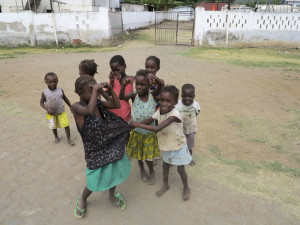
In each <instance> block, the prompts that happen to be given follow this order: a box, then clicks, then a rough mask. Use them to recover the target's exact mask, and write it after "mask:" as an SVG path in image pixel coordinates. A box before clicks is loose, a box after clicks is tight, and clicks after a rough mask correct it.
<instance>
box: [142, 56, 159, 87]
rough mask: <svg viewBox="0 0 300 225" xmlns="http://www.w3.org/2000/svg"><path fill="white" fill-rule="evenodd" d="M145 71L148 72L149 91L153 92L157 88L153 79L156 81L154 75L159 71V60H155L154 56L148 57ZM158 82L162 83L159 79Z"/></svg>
mask: <svg viewBox="0 0 300 225" xmlns="http://www.w3.org/2000/svg"><path fill="white" fill-rule="evenodd" d="M145 69H146V70H148V71H149V72H150V74H149V79H150V84H151V87H150V89H151V90H154V89H155V88H156V86H157V85H156V82H155V79H156V73H157V72H158V71H159V70H160V59H159V58H157V57H156V56H149V57H148V58H147V59H146V62H145ZM160 81H161V82H163V83H164V80H162V79H160Z"/></svg>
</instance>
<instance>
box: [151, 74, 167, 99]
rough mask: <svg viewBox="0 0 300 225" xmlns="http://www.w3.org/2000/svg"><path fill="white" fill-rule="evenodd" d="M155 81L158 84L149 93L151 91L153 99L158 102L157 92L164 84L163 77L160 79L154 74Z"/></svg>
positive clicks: (158, 92)
mask: <svg viewBox="0 0 300 225" xmlns="http://www.w3.org/2000/svg"><path fill="white" fill-rule="evenodd" d="M155 82H156V84H157V85H158V86H157V88H155V89H154V90H153V91H152V92H151V93H152V96H153V98H154V100H155V101H156V102H158V101H159V98H158V97H159V94H160V90H161V88H162V87H164V86H165V81H164V80H163V79H160V78H158V77H157V76H155Z"/></svg>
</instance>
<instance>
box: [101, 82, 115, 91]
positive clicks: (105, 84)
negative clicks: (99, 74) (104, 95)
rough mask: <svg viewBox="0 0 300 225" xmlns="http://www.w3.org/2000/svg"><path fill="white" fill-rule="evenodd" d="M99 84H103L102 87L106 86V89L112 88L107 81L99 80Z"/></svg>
mask: <svg viewBox="0 0 300 225" xmlns="http://www.w3.org/2000/svg"><path fill="white" fill-rule="evenodd" d="M100 84H103V85H104V88H107V89H109V90H111V89H112V86H111V85H110V84H109V83H107V82H101V83H100Z"/></svg>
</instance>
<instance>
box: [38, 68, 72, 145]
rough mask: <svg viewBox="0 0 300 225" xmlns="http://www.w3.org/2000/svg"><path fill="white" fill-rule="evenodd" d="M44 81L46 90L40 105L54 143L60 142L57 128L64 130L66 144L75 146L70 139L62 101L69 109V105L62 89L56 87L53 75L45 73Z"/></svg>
mask: <svg viewBox="0 0 300 225" xmlns="http://www.w3.org/2000/svg"><path fill="white" fill-rule="evenodd" d="M44 80H45V83H46V84H47V86H48V88H47V89H45V90H43V92H42V96H41V100H40V105H41V106H42V107H43V108H44V109H45V110H46V112H47V113H46V119H47V120H48V124H49V127H50V129H52V131H53V134H54V138H55V139H54V143H58V142H59V141H60V139H59V137H58V134H57V128H65V132H66V135H67V141H68V143H69V144H70V145H75V143H74V141H72V140H71V138H70V127H69V126H70V123H69V120H68V116H67V113H66V112H65V106H64V103H63V100H64V101H65V103H66V104H67V105H68V106H69V107H70V108H71V103H70V101H69V99H68V98H67V97H66V95H65V93H64V91H63V89H61V88H60V87H57V83H58V78H57V75H56V74H55V73H52V72H50V73H47V74H46V75H45V78H44Z"/></svg>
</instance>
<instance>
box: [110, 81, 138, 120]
mask: <svg viewBox="0 0 300 225" xmlns="http://www.w3.org/2000/svg"><path fill="white" fill-rule="evenodd" d="M109 83H110V81H109ZM113 89H114V91H115V92H116V94H117V96H118V97H119V94H120V89H121V84H120V81H119V80H118V79H115V81H114V84H113ZM131 92H133V84H132V83H130V84H128V85H127V86H126V88H125V95H126V94H129V93H131ZM120 104H121V108H119V109H109V111H111V112H113V113H115V114H116V115H117V116H119V117H121V118H122V119H124V120H125V121H126V122H129V121H130V120H131V106H130V104H129V99H128V100H120Z"/></svg>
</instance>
